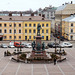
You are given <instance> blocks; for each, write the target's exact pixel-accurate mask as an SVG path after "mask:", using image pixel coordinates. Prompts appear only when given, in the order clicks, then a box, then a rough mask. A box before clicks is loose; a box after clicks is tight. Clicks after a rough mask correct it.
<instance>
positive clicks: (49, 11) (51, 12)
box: [38, 6, 57, 30]
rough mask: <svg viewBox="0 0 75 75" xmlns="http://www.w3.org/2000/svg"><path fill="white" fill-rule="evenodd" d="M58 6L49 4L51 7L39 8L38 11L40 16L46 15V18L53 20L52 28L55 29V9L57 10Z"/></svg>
mask: <svg viewBox="0 0 75 75" xmlns="http://www.w3.org/2000/svg"><path fill="white" fill-rule="evenodd" d="M56 9H57V8H56V7H52V6H49V7H45V8H44V9H41V8H40V9H39V11H38V15H39V16H42V17H45V18H46V19H48V20H51V30H53V28H54V27H53V26H54V24H55V11H56Z"/></svg>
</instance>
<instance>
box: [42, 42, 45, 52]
mask: <svg viewBox="0 0 75 75" xmlns="http://www.w3.org/2000/svg"><path fill="white" fill-rule="evenodd" d="M42 50H43V51H44V50H45V43H44V42H43V43H42Z"/></svg>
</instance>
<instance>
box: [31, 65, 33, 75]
mask: <svg viewBox="0 0 75 75" xmlns="http://www.w3.org/2000/svg"><path fill="white" fill-rule="evenodd" d="M31 75H33V64H32V71H31Z"/></svg>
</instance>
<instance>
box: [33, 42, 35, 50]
mask: <svg viewBox="0 0 75 75" xmlns="http://www.w3.org/2000/svg"><path fill="white" fill-rule="evenodd" d="M32 48H33V49H32V50H33V51H35V41H33V42H32Z"/></svg>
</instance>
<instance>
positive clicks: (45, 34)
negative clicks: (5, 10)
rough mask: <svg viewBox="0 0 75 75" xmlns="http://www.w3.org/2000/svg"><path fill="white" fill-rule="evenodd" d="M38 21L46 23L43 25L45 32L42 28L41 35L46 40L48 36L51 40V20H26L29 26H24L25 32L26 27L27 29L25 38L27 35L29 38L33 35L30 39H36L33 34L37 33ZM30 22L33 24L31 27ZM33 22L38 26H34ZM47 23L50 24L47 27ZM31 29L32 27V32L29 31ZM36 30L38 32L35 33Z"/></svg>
mask: <svg viewBox="0 0 75 75" xmlns="http://www.w3.org/2000/svg"><path fill="white" fill-rule="evenodd" d="M38 23H40V25H42V24H44V27H42V29H44V33H42V29H41V30H40V34H41V36H44V39H43V40H46V36H48V40H50V33H51V23H50V21H33V22H24V25H25V24H27V25H28V26H27V27H24V33H25V29H27V34H24V40H25V36H27V37H28V38H27V40H28V39H29V36H31V39H29V40H35V39H33V36H36V35H37V25H38ZM29 24H31V25H32V26H31V27H29ZM33 24H36V27H33ZM46 24H48V25H49V26H48V27H46ZM29 29H31V31H32V32H31V34H30V33H29ZM34 29H35V30H36V33H35V34H34V33H33V30H34ZM47 29H48V33H46V30H47Z"/></svg>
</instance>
